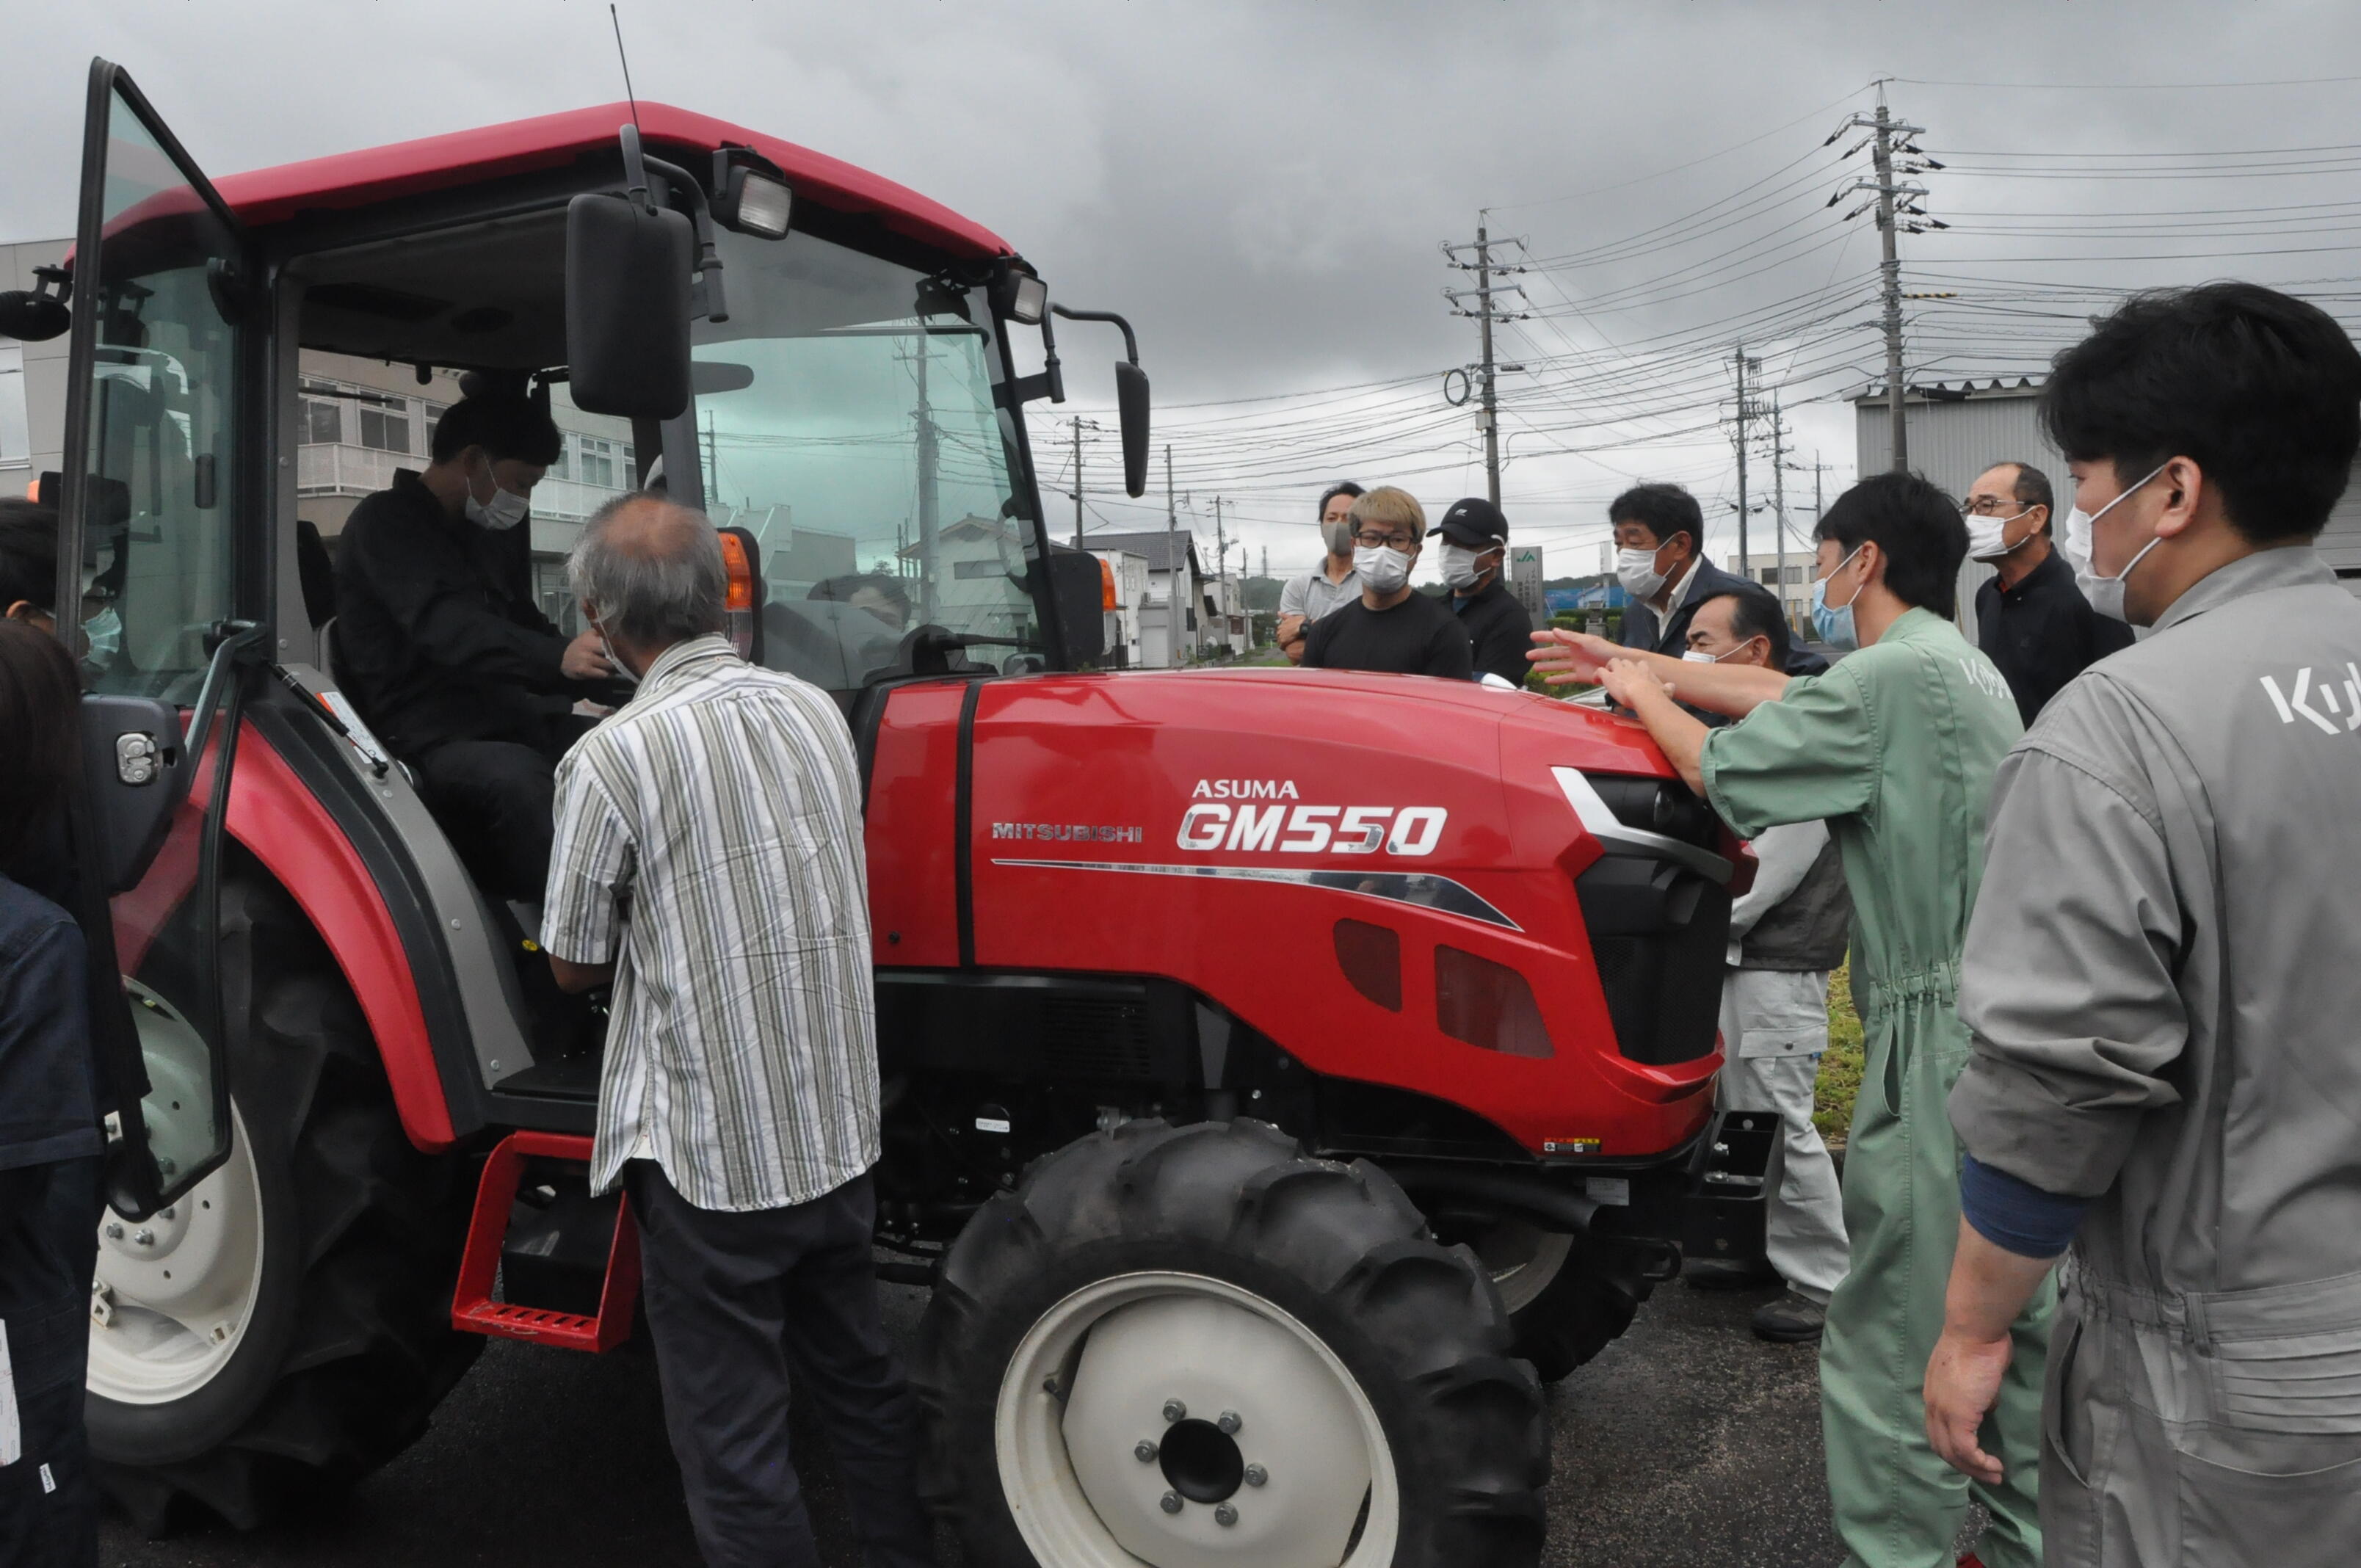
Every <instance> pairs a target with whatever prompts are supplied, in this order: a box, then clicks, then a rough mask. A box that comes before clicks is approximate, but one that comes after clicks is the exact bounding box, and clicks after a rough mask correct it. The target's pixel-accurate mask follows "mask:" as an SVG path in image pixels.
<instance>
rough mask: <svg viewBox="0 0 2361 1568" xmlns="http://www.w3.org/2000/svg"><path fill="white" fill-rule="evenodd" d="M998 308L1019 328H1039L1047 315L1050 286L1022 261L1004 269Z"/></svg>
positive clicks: (999, 288) (996, 291)
mask: <svg viewBox="0 0 2361 1568" xmlns="http://www.w3.org/2000/svg"><path fill="white" fill-rule="evenodd" d="M994 292H995V293H997V294H998V295H999V296H1000V308H1001V310H1002V311H1003V312H1004V313H1006V315H1007V317H1008V319H1009V320H1010V321H1013V322H1015V323H1016V324H1017V325H1019V326H1039V325H1040V324H1041V323H1042V321H1043V319H1044V318H1045V317H1047V316H1048V315H1049V284H1047V283H1044V282H1043V281H1041V280H1040V278H1039V277H1038V275H1036V274H1035V273H1034V271H1033V269H1031V268H1029V267H1027V266H1026V265H1025V264H1024V263H1023V262H1021V261H1020V262H1016V263H1014V264H1012V265H1010V266H1009V267H1007V268H1006V269H1004V270H1003V271H1002V272H1001V275H1000V280H999V286H998V288H997V289H995V290H994Z"/></svg>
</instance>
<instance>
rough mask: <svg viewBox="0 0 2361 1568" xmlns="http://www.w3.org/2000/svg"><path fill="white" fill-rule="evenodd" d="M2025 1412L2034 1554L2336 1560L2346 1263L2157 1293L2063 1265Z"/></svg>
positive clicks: (2360, 1534) (2357, 1336)
mask: <svg viewBox="0 0 2361 1568" xmlns="http://www.w3.org/2000/svg"><path fill="white" fill-rule="evenodd" d="M2200 1332H2202V1335H2203V1337H2204V1341H2205V1343H2203V1344H2202V1346H2201V1344H2200V1343H2199V1335H2200ZM2041 1418H2042V1427H2043V1431H2042V1443H2041V1536H2042V1541H2043V1542H2044V1546H2045V1549H2046V1553H2047V1555H2046V1556H2045V1558H2044V1561H2045V1562H2046V1563H2048V1564H2050V1568H2060V1565H2064V1568H2241V1565H2245V1564H2254V1565H2256V1568H2264V1565H2268V1568H2315V1565H2318V1568H2328V1565H2331V1564H2334V1565H2336V1568H2345V1565H2346V1564H2350V1563H2352V1562H2353V1561H2354V1560H2355V1556H2356V1552H2361V1275H2347V1276H2345V1277H2341V1278H2337V1279H2329V1280H2323V1281H2319V1282H2317V1283H2315V1284H2309V1285H2297V1286H2284V1287H2279V1288H2274V1289H2270V1290H2246V1291H2235V1292H2225V1293H2222V1294H2218V1295H2210V1296H2194V1297H2192V1296H2185V1295H2172V1296H2161V1295H2157V1294H2153V1293H2150V1292H2147V1291H2143V1290H2139V1289H2136V1288H2129V1287H2125V1286H2123V1285H2120V1284H2107V1283H2102V1282H2098V1281H2095V1280H2092V1279H2091V1278H2089V1277H2084V1276H2082V1275H2081V1271H2080V1270H2078V1269H2076V1268H2074V1267H2072V1266H2069V1268H2068V1270H2067V1273H2066V1277H2065V1283H2064V1287H2063V1288H2062V1290H2061V1292H2060V1295H2059V1312H2058V1320H2057V1327H2056V1330H2055V1333H2054V1337H2053V1338H2052V1340H2051V1341H2050V1346H2049V1374H2048V1384H2047V1386H2046V1387H2044V1388H2043V1390H2042V1400H2041Z"/></svg>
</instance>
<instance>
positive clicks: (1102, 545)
mask: <svg viewBox="0 0 2361 1568" xmlns="http://www.w3.org/2000/svg"><path fill="white" fill-rule="evenodd" d="M1086 543H1090V544H1092V545H1093V546H1095V547H1096V548H1098V549H1100V550H1117V551H1123V552H1126V553H1127V554H1134V555H1137V556H1138V557H1140V559H1141V560H1142V561H1144V562H1146V563H1147V566H1148V598H1147V601H1146V602H1145V604H1144V605H1143V606H1142V608H1141V610H1140V620H1139V625H1140V661H1139V662H1140V663H1142V664H1144V665H1145V666H1147V667H1148V668H1149V669H1177V668H1179V667H1180V665H1181V664H1184V663H1187V662H1188V660H1189V658H1190V656H1191V650H1192V649H1194V648H1196V647H1197V646H1198V643H1199V641H1200V640H1201V639H1200V628H1201V625H1202V621H1203V620H1204V613H1203V611H1202V609H1201V607H1202V603H1203V595H1202V584H1203V583H1204V581H1205V572H1204V565H1203V563H1202V561H1201V560H1200V559H1199V557H1198V554H1197V541H1196V538H1195V536H1194V535H1192V534H1191V532H1189V531H1188V530H1187V529H1185V528H1184V529H1180V530H1177V531H1167V530H1164V529H1160V528H1159V529H1152V530H1142V531H1141V532H1136V533H1093V534H1091V535H1090V536H1089V537H1088V539H1087V540H1086ZM1176 576H1177V577H1178V579H1179V584H1178V586H1179V587H1180V593H1179V595H1178V596H1177V597H1176V596H1175V595H1174V593H1173V587H1174V578H1175V577H1176ZM1176 603H1177V604H1179V606H1180V611H1181V625H1180V638H1179V651H1180V657H1178V658H1175V657H1174V656H1173V648H1174V640H1173V639H1172V637H1171V636H1170V633H1168V632H1167V630H1166V627H1167V625H1168V623H1169V621H1170V616H1171V610H1172V607H1173V605H1174V604H1176ZM1241 613H1243V601H1242V607H1241Z"/></svg>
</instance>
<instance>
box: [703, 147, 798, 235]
mask: <svg viewBox="0 0 2361 1568" xmlns="http://www.w3.org/2000/svg"><path fill="white" fill-rule="evenodd" d="M750 157H752V154H750V153H748V152H746V151H745V150H744V149H743V148H722V149H721V150H720V151H719V152H717V153H715V154H714V155H713V162H714V170H713V216H714V218H715V219H716V220H717V221H718V222H719V223H722V224H724V225H728V226H729V227H730V228H733V229H737V230H739V231H741V233H745V234H751V235H757V236H761V237H762V238H763V239H785V237H786V234H787V225H788V224H789V223H790V222H791V221H792V220H793V218H794V216H795V209H796V193H795V192H794V191H792V190H790V189H789V188H788V186H787V182H786V181H785V180H784V179H782V178H781V177H780V175H779V171H778V170H775V169H771V168H769V167H767V166H757V165H755V164H753V163H750V162H748V161H747V159H749V158H750Z"/></svg>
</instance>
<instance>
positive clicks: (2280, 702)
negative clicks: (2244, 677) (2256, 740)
mask: <svg viewBox="0 0 2361 1568" xmlns="http://www.w3.org/2000/svg"><path fill="white" fill-rule="evenodd" d="M2340 674H2342V675H2343V677H2344V678H2343V680H2342V681H2341V682H2340V681H2339V680H2338V676H2339V675H2340ZM2261 679H2262V683H2263V691H2264V693H2265V694H2266V695H2268V696H2269V697H2270V699H2271V707H2272V710H2273V711H2274V712H2276V713H2277V714H2278V715H2279V722H2280V723H2281V724H2293V723H2294V722H2295V721H2296V720H2298V719H2299V718H2301V719H2305V720H2308V721H2310V723H2311V724H2312V727H2313V728H2314V729H2318V730H2320V731H2321V732H2322V733H2323V734H2327V735H2339V734H2343V733H2344V732H2345V731H2346V730H2351V729H2361V665H2356V664H2354V663H2352V662H2351V661H2349V660H2348V661H2346V663H2345V668H2344V669H2343V670H2342V671H2337V670H2331V671H2329V672H2328V674H2326V675H2324V676H2323V677H2322V678H2321V679H2319V680H2318V681H2316V682H2315V681H2314V680H2313V678H2312V666H2310V665H2309V664H2307V665H2305V666H2304V667H2303V668H2302V669H2301V670H2298V671H2297V672H2296V673H2295V674H2294V676H2293V678H2292V679H2290V681H2289V682H2288V685H2287V688H2286V689H2285V690H2281V689H2280V687H2279V682H2278V680H2277V679H2275V678H2274V677H2272V676H2270V675H2265V676H2263V677H2261Z"/></svg>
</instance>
